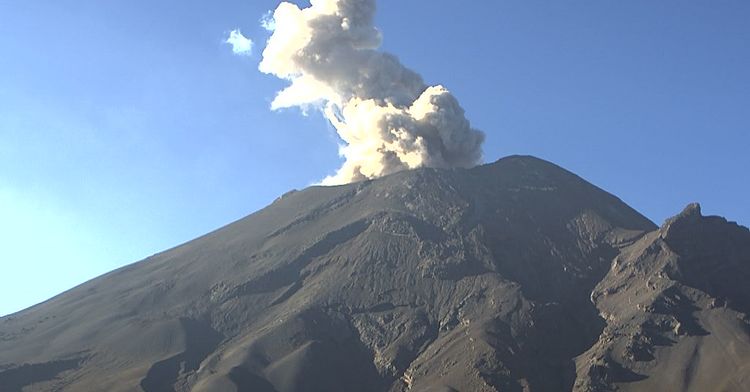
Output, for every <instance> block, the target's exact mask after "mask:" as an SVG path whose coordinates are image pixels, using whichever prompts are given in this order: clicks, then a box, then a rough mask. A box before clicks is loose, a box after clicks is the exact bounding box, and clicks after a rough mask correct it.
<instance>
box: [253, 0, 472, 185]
mask: <svg viewBox="0 0 750 392" xmlns="http://www.w3.org/2000/svg"><path fill="white" fill-rule="evenodd" d="M310 3H311V5H310V7H308V8H303V9H300V8H299V7H297V6H296V5H294V4H291V3H287V2H283V3H281V4H280V5H279V6H278V8H277V9H276V11H275V12H274V13H273V23H272V25H273V34H272V36H271V38H270V39H269V40H268V44H267V46H266V48H265V50H264V51H263V60H262V61H261V63H260V67H259V68H260V70H261V72H264V73H267V74H272V75H276V76H277V77H279V78H283V79H287V80H289V81H290V82H291V84H290V85H289V87H287V88H286V89H284V90H283V91H281V92H279V93H278V95H277V96H276V98H275V99H274V101H273V103H272V105H271V106H272V109H279V108H288V107H294V106H298V107H302V108H306V107H309V106H310V105H313V106H317V107H321V108H322V109H323V113H324V115H325V116H326V118H327V119H328V120H329V121H331V123H332V124H333V126H334V127H335V128H336V130H337V132H338V134H339V136H340V137H341V139H342V140H343V141H344V143H345V145H343V146H342V147H341V151H340V152H341V155H342V156H343V157H344V158H345V162H344V164H343V166H342V167H341V168H340V169H339V170H338V172H337V173H336V174H335V175H334V176H331V177H328V178H326V179H325V180H323V183H324V184H327V185H333V184H341V183H348V182H353V181H360V180H364V179H370V178H374V177H379V176H383V175H386V174H390V173H394V172H397V171H401V170H406V169H413V168H418V167H423V166H426V167H438V168H446V167H471V166H474V165H476V164H477V163H479V161H480V160H481V155H482V152H481V144H482V142H483V141H484V135H483V133H482V132H480V131H478V130H476V129H473V128H472V127H471V125H470V124H469V121H468V120H467V119H466V117H465V116H464V110H463V109H462V108H461V106H460V105H459V103H458V101H457V100H456V98H454V97H453V95H452V94H451V93H450V92H449V91H448V90H447V89H445V88H444V87H442V86H433V87H428V86H427V85H426V84H425V83H424V81H423V80H422V77H421V76H419V75H418V74H417V73H415V72H414V71H412V70H410V69H408V68H406V67H405V66H403V65H402V64H401V63H400V62H399V60H398V59H397V58H396V57H395V56H393V55H391V54H388V53H383V52H380V51H377V48H378V47H379V46H380V44H381V40H382V37H381V34H380V31H378V29H377V28H375V26H374V25H373V19H374V15H375V0H311V1H310Z"/></svg>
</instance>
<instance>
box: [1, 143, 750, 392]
mask: <svg viewBox="0 0 750 392" xmlns="http://www.w3.org/2000/svg"><path fill="white" fill-rule="evenodd" d="M748 282H750V231H748V229H747V228H745V227H742V226H739V225H737V224H736V223H732V222H728V221H727V220H725V219H723V218H720V217H706V216H703V215H702V214H701V211H700V207H699V206H698V205H690V206H688V207H687V208H686V209H685V210H684V211H683V212H682V213H680V214H679V215H677V216H675V217H674V218H672V219H670V220H668V221H667V222H665V223H664V225H662V226H661V227H658V226H656V225H655V224H654V223H652V222H651V221H649V220H648V219H647V218H645V217H644V216H642V215H641V214H639V213H638V212H637V211H635V210H634V209H632V208H630V207H628V206H627V205H626V204H625V203H623V202H622V201H620V200H619V199H618V198H616V197H614V196H612V195H610V194H608V193H607V192H605V191H603V190H601V189H599V188H597V187H595V186H593V185H591V184H589V183H588V182H586V181H585V180H583V179H581V178H580V177H578V176H576V175H574V174H572V173H570V172H568V171H566V170H564V169H562V168H560V167H558V166H556V165H554V164H551V163H549V162H546V161H543V160H540V159H537V158H533V157H526V156H513V157H508V158H504V159H501V160H499V161H497V162H495V163H492V164H488V165H484V166H479V167H475V168H473V169H450V170H442V169H419V170H412V171H405V172H400V173H396V174H393V175H390V176H386V177H383V178H380V179H376V180H372V181H366V182H360V183H354V184H349V185H342V186H336V187H311V188H308V189H305V190H302V191H292V192H289V193H287V194H285V195H283V196H282V197H280V198H279V199H277V200H276V201H274V202H273V203H272V204H271V205H270V206H268V207H266V208H264V209H262V210H260V211H258V212H256V213H254V214H252V215H250V216H248V217H246V218H244V219H241V220H239V221H237V222H235V223H232V224H230V225H228V226H226V227H224V228H221V229H219V230H217V231H215V232H213V233H210V234H208V235H205V236H203V237H200V238H198V239H195V240H193V241H191V242H188V243H186V244H184V245H181V246H178V247H176V248H174V249H171V250H168V251H166V252H163V253H159V254H156V255H154V256H152V257H149V258H147V259H145V260H143V261H140V262H137V263H135V264H132V265H129V266H127V267H124V268H121V269H118V270H116V271H113V272H111V273H108V274H106V275H103V276H101V277H99V278H96V279H93V280H91V281H89V282H87V283H85V284H83V285H81V286H78V287H76V288H74V289H72V290H70V291H68V292H65V293H63V294H60V295H58V296H57V297H55V298H52V299H50V300H49V301H47V302H45V303H42V304H39V305H37V306H34V307H32V308H29V309H27V310H24V311H22V312H19V313H16V314H13V315H10V316H6V317H3V318H0V390H2V391H9V392H15V391H145V392H156V391H159V392H161V391H180V392H183V391H195V392H198V391H253V392H298V391H299V392H323V391H328V392H338V391H346V392H350V391H362V392H367V391H378V392H380V391H384V392H401V391H445V392H447V391H469V392H470V391H519V392H520V391H571V390H572V391H750V318H749V317H748V312H750V284H748Z"/></svg>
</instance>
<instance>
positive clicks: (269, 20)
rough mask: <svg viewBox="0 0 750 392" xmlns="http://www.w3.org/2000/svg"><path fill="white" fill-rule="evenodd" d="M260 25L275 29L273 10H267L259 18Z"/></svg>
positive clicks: (270, 29)
mask: <svg viewBox="0 0 750 392" xmlns="http://www.w3.org/2000/svg"><path fill="white" fill-rule="evenodd" d="M260 25H261V27H263V28H264V29H266V30H268V31H274V30H276V19H274V18H273V11H271V10H269V11H268V12H266V13H265V14H264V15H263V16H262V17H261V18H260Z"/></svg>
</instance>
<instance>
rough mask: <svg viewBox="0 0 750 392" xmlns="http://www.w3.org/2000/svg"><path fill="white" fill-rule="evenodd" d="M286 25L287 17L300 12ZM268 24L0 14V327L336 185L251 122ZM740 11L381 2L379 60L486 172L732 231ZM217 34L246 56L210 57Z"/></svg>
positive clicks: (296, 148)
mask: <svg viewBox="0 0 750 392" xmlns="http://www.w3.org/2000/svg"><path fill="white" fill-rule="evenodd" d="M299 4H304V3H302V2H299ZM276 5H277V2H274V1H266V0H254V1H249V0H245V1H224V2H206V1H174V0H163V1H142V0H129V1H99V0H96V1H94V0H0V314H6V313H10V312H13V311H16V310H19V309H21V308H24V307H27V306H30V305H32V304H34V303H37V302H40V301H43V300H45V299H47V298H49V297H51V296H53V295H55V294H57V293H59V292H62V291H64V290H66V289H68V288H71V287H73V286H75V285H76V284H78V283H81V282H83V281H85V280H88V279H90V278H93V277H95V276H97V275H99V274H101V273H104V272H107V271H109V270H111V269H114V268H116V267H119V266H122V265H124V264H128V263H130V262H134V261H137V260H139V259H142V258H144V257H146V256H148V255H150V254H153V253H155V252H157V251H161V250H165V249H167V248H169V247H172V246H175V245H177V244H179V243H181V242H184V241H187V240H190V239H192V238H194V237H196V236H198V235H201V234H203V233H206V232H208V231H210V230H213V229H216V228H218V227H220V226H222V225H224V224H226V223H229V222H231V221H233V220H236V219H238V218H241V217H243V216H245V215H246V214H248V213H250V212H252V211H254V210H257V209H259V208H261V207H263V206H264V205H266V204H268V203H269V202H271V201H272V200H273V199H274V198H276V197H277V196H279V195H281V194H282V193H284V192H286V191H287V190H289V189H291V188H303V187H305V186H307V185H308V184H311V183H313V182H315V181H318V180H320V179H322V178H323V177H324V176H325V175H328V174H332V173H333V172H334V171H335V170H336V169H337V168H338V166H339V165H340V160H339V158H338V156H337V139H336V135H335V132H334V131H333V130H332V129H331V127H330V126H328V125H327V124H326V123H325V122H324V120H323V119H322V118H321V117H320V116H319V115H314V114H313V115H310V116H308V117H303V116H301V115H300V114H299V112H298V111H297V110H286V111H282V112H270V111H269V110H268V108H269V105H270V102H271V100H272V99H273V97H274V94H275V92H276V91H278V90H279V89H280V88H281V87H283V86H284V83H283V82H282V81H279V80H277V79H275V78H273V77H270V76H266V75H262V74H260V73H259V72H258V71H257V63H258V61H259V60H260V51H261V50H262V47H263V46H264V42H265V40H266V39H267V37H268V34H269V33H268V32H266V31H265V30H263V29H262V28H261V27H260V25H259V23H258V21H259V19H260V18H261V16H262V15H263V14H264V13H265V12H266V11H268V10H270V9H273V8H275V7H276ZM749 20H750V2H747V1H745V0H725V1H684V0H680V1H677V0H672V1H658V2H654V1H650V0H640V1H578V0H572V1H565V2H549V1H486V2H485V1H483V2H470V3H468V5H467V3H466V2H457V1H448V0H410V1H406V2H403V1H398V2H396V1H390V0H388V1H386V0H381V1H380V3H379V15H378V25H379V27H380V28H381V30H382V31H383V33H384V37H385V43H384V49H385V50H388V51H390V52H392V53H394V54H397V55H398V56H399V57H400V58H401V60H402V61H403V62H404V63H405V64H406V65H408V66H410V67H411V68H413V69H415V70H417V71H419V72H420V73H421V74H422V75H423V76H424V77H425V79H426V81H427V82H428V83H431V84H437V83H441V84H444V85H445V86H447V87H448V88H449V89H451V91H452V92H453V93H454V94H455V95H456V96H457V97H458V98H459V99H460V101H461V103H462V105H463V106H464V108H465V109H466V111H467V113H468V117H469V118H470V119H471V120H472V123H473V125H475V126H476V127H477V128H480V129H482V130H484V131H485V132H486V133H487V142H486V144H485V148H484V151H485V161H488V162H489V161H494V160H496V159H498V158H500V157H502V156H505V155H509V154H532V155H536V156H539V157H541V158H545V159H548V160H551V161H553V162H555V163H558V164H560V165H562V166H564V167H566V168H568V169H570V170H572V171H574V172H576V173H577V174H579V175H581V176H583V177H584V178H586V179H588V180H589V181H591V182H593V183H595V184H597V185H599V186H600V187H602V188H604V189H606V190H608V191H610V192H612V193H614V194H616V195H618V196H619V197H621V198H622V199H623V200H625V201H626V202H627V203H629V204H630V205H632V206H633V207H634V208H636V209H638V210H639V211H641V212H642V213H644V214H645V215H647V216H648V217H649V218H651V219H652V220H654V221H656V222H657V223H661V221H662V220H663V219H665V218H666V217H668V216H670V215H673V214H674V213H676V212H678V211H679V210H680V209H681V208H682V207H683V206H684V205H685V204H687V203H689V202H692V201H699V202H701V203H702V204H703V206H704V211H705V212H706V213H711V214H721V215H725V216H727V217H728V218H729V219H731V220H736V221H739V222H740V223H742V224H745V225H748V224H750V205H749V204H748V193H749V192H750V174H748V173H749V169H750V154H748V149H749V148H750V135H749V134H750V106H749V104H750V45H749V44H748V43H750V23H748V21H749ZM235 28H239V29H241V31H242V33H243V34H245V35H246V36H248V37H250V38H252V39H253V40H254V41H255V42H256V47H255V50H254V53H253V55H252V56H237V55H234V54H232V51H231V47H230V46H229V45H226V44H224V43H223V40H224V39H225V38H226V37H227V36H228V34H229V32H230V31H231V30H233V29H235Z"/></svg>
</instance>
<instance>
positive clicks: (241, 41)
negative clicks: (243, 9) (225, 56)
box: [224, 29, 254, 56]
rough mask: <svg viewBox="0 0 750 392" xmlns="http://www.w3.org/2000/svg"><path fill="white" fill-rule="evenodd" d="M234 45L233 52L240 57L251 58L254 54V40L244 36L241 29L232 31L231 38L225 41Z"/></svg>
mask: <svg viewBox="0 0 750 392" xmlns="http://www.w3.org/2000/svg"><path fill="white" fill-rule="evenodd" d="M224 42H225V43H227V44H230V45H232V52H234V54H236V55H240V56H250V55H252V54H253V45H254V43H253V40H252V39H250V38H247V37H245V36H244V35H242V32H241V31H240V30H239V29H235V30H232V31H231V32H230V33H229V38H227V39H226V41H224Z"/></svg>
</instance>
